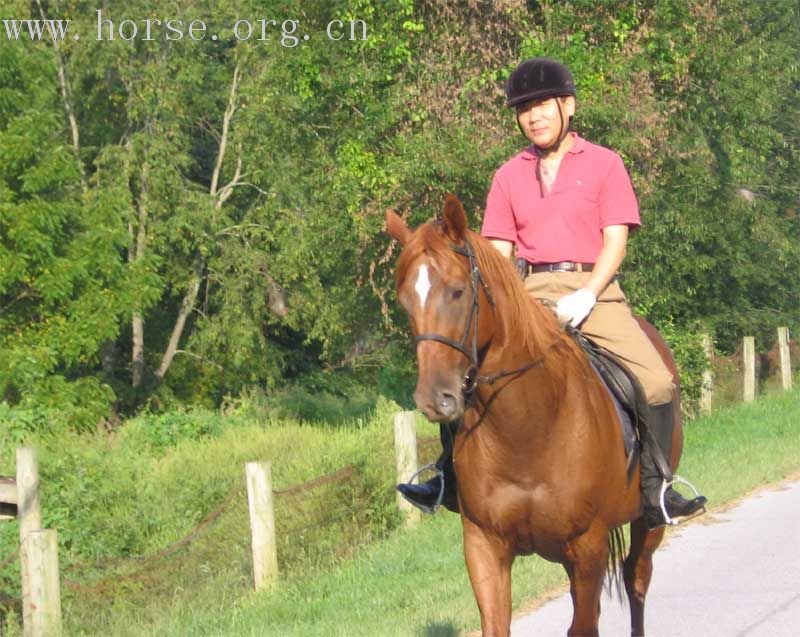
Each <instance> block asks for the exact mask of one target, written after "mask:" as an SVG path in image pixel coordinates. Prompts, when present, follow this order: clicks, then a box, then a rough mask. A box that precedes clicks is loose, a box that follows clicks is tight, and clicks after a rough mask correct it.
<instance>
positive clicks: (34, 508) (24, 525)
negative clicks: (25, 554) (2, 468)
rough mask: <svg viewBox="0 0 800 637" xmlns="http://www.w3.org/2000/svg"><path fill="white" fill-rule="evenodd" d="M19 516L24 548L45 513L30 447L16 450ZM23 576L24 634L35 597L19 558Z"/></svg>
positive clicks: (39, 525)
mask: <svg viewBox="0 0 800 637" xmlns="http://www.w3.org/2000/svg"><path fill="white" fill-rule="evenodd" d="M17 516H18V517H19V545H20V550H21V551H22V550H23V549H24V547H25V546H26V544H25V542H26V540H27V538H28V535H30V534H31V532H33V531H38V530H40V529H41V528H42V512H41V506H40V503H39V467H38V464H37V462H36V452H35V451H34V450H33V449H32V448H31V447H20V448H19V449H17ZM19 564H20V574H21V576H22V624H23V626H25V634H26V635H33V634H34V633H29V632H28V630H29V628H28V627H29V626H33V612H34V606H33V605H34V603H35V602H34V599H33V594H32V591H31V579H30V574H29V572H28V563H27V560H25V559H20V561H19Z"/></svg>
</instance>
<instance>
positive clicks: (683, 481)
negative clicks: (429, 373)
mask: <svg viewBox="0 0 800 637" xmlns="http://www.w3.org/2000/svg"><path fill="white" fill-rule="evenodd" d="M676 482H677V483H678V484H685V485H686V486H687V487H689V488H690V489H691V490H692V491H693V492H694V497H695V498H698V497H700V492H699V491H698V490H697V488H696V487H695V486H694V485H693V484H692V483H691V482H689V481H688V480H686V479H685V478H681V477H680V476H678V475H673V476H672V480H663V481H662V482H661V493H660V494H659V497H658V504H659V506H660V507H661V513H663V514H664V521H665V523H666V524H667V525H668V526H678V525H679V524H683V523H684V522H688V521H689V520H691V519H692V518H696V517H697V516H698V515H703V513H705V512H706V510H707V509H706V505H705V504H704V505H703V508H702V509H698V510H697V511H695V512H694V513H692V514H691V515H688V516H686V517H685V518H682V519H680V520H676V519H675V518H672V517H670V515H669V513H667V505H666V503H665V501H664V497H665V495H666V493H667V489H669V488H670V487H671V486H673V485H674V484H675V483H676ZM442 484H444V482H443V483H442Z"/></svg>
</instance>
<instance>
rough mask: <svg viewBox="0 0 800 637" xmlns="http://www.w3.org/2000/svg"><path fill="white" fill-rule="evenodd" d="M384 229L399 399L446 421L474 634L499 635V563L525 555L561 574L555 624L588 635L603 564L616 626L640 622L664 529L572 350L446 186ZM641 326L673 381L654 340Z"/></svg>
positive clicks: (503, 631) (503, 605)
mask: <svg viewBox="0 0 800 637" xmlns="http://www.w3.org/2000/svg"><path fill="white" fill-rule="evenodd" d="M386 227H387V231H388V233H389V235H390V236H391V237H393V238H394V239H396V240H397V241H399V242H400V244H401V245H402V252H401V253H400V256H399V257H398V261H397V266H396V286H397V298H398V301H399V302H400V304H401V305H402V307H403V308H404V309H405V311H406V312H407V314H408V316H409V322H410V327H411V331H412V332H413V335H414V336H415V339H416V344H417V345H416V357H417V366H418V378H417V384H416V388H415V390H414V401H415V403H416V404H417V407H418V408H419V409H420V410H421V411H422V412H423V413H424V414H425V416H426V417H427V418H428V419H429V420H431V421H434V422H439V423H452V422H456V421H458V422H459V423H460V424H459V426H458V429H457V432H456V434H455V440H454V451H453V460H454V467H455V473H456V476H457V485H458V509H459V513H460V516H461V521H462V525H463V545H464V557H465V561H466V565H467V570H468V573H469V579H470V582H471V584H472V588H473V592H474V594H475V598H476V601H477V604H478V609H479V612H480V619H481V629H482V634H483V635H484V636H485V637H499V636H501V635H504V636H505V635H508V634H509V631H510V625H511V566H512V564H513V562H514V559H515V558H516V556H519V555H530V554H533V553H536V554H538V555H539V556H541V557H543V558H544V559H546V560H549V561H553V562H557V563H560V564H562V565H563V567H564V569H565V570H566V572H567V575H568V576H569V582H570V594H571V596H572V603H573V617H572V624H571V625H570V627H569V630H568V632H567V635H568V636H569V637H579V636H581V637H582V636H586V637H589V636H592V637H597V635H598V622H599V618H600V595H601V592H602V588H603V582H604V579H605V577H606V576H607V575H608V576H609V578H610V579H611V580H614V579H615V580H616V582H617V584H618V589H617V590H618V592H619V595H620V597H621V595H622V593H621V590H620V588H621V587H619V579H620V576H621V578H622V579H623V581H624V587H625V591H626V593H627V596H628V600H629V602H630V604H629V606H630V616H631V635H633V636H640V635H644V606H645V597H646V595H647V589H648V586H649V584H650V578H651V575H652V570H653V566H652V556H653V553H654V551H655V550H656V549H657V548H658V546H659V544H660V543H661V540H662V538H663V536H664V528H663V527H662V528H658V529H655V530H650V531H648V530H647V528H646V526H645V524H644V520H643V519H642V511H643V504H642V498H641V495H640V475H639V471H638V470H635V467H634V470H633V471H631V470H630V467H628V464H627V461H626V454H625V451H624V447H623V441H622V436H621V434H620V429H619V426H618V416H617V414H616V411H615V407H614V405H613V402H612V400H611V398H610V396H609V394H608V392H607V390H606V389H605V387H604V386H603V385H602V383H601V381H600V379H599V377H598V375H597V374H596V373H595V372H594V370H593V369H592V367H591V366H590V363H589V361H588V358H587V356H586V355H585V353H584V352H583V351H582V350H581V349H580V348H579V347H578V346H577V345H576V343H575V342H574V339H572V338H571V337H570V336H569V335H568V334H566V333H565V331H564V329H563V328H562V326H561V325H559V323H558V321H557V319H556V317H555V315H554V313H553V312H552V311H551V310H550V309H548V308H547V307H545V306H544V305H543V304H542V303H540V302H538V301H536V300H535V299H532V298H531V297H530V296H529V295H528V294H527V293H526V291H525V289H524V287H523V285H522V282H521V280H520V279H519V276H518V275H517V273H516V271H515V269H514V267H513V265H512V263H511V262H510V260H508V259H506V258H504V257H503V256H502V255H501V254H500V253H499V251H497V250H496V249H495V248H494V246H492V245H491V244H490V243H489V242H488V241H487V240H485V239H484V238H482V237H481V236H480V235H479V234H477V233H475V232H473V231H471V230H469V229H468V227H467V218H466V214H465V212H464V208H463V206H462V204H461V202H460V201H459V200H458V198H457V197H455V196H454V195H449V196H447V198H446V200H445V202H444V208H443V214H442V219H441V220H439V221H435V222H429V223H426V224H423V225H421V226H420V227H418V228H417V229H416V230H413V231H412V230H411V229H409V227H408V226H407V224H406V223H405V221H404V220H403V219H402V218H401V217H400V216H399V215H397V214H396V213H395V212H393V211H391V210H390V211H388V212H387V213H386ZM642 321H643V320H642ZM642 325H643V328H644V329H645V331H646V333H647V334H648V336H650V338H651V340H652V341H653V342H654V345H655V346H656V348H657V349H658V351H659V353H660V355H661V357H662V359H663V360H664V362H665V363H666V364H667V367H668V369H670V371H671V372H672V374H673V377H674V381H675V385H676V387H679V384H678V383H679V380H678V373H677V369H676V367H675V363H674V361H673V359H672V356H671V354H670V352H669V350H668V348H667V346H666V344H665V343H664V341H663V339H661V338H660V336H659V335H658V333H657V332H656V331H655V329H654V328H652V326H650V325H649V324H646V323H642ZM679 401H680V398H679V391H678V390H676V392H675V397H674V402H675V405H674V406H675V410H674V413H675V414H676V420H677V422H676V426H675V429H674V433H673V444H672V453H671V458H670V459H669V461H670V465H671V467H672V469H673V470H674V469H676V468H677V464H678V460H679V458H680V454H681V451H682V447H683V432H682V428H681V425H680V416H679V414H680V413H681V412H680V402H679ZM626 523H630V546H629V549H628V553H627V556H625V557H624V560H623V553H624V546H623V542H622V534H621V531H622V526H623V525H624V524H626ZM620 571H621V573H620Z"/></svg>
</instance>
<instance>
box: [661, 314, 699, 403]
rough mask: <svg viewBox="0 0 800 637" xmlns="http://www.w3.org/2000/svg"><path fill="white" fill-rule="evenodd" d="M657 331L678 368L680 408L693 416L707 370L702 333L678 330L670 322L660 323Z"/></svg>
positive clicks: (694, 330)
mask: <svg viewBox="0 0 800 637" xmlns="http://www.w3.org/2000/svg"><path fill="white" fill-rule="evenodd" d="M658 330H659V332H660V333H661V335H662V336H663V337H664V340H665V341H666V342H667V344H668V345H669V347H670V350H672V355H673V356H674V358H675V364H676V365H677V367H678V372H679V375H680V380H681V406H682V408H683V410H684V412H686V413H687V414H695V413H696V412H697V407H698V402H699V400H700V396H701V394H702V390H703V374H704V373H705V372H706V371H707V370H708V369H709V361H708V357H707V354H706V351H705V345H704V343H703V338H704V336H703V331H702V330H701V329H698V328H695V329H693V330H687V329H686V328H679V327H677V326H676V325H675V324H674V323H673V322H671V321H670V322H667V323H663V322H662V323H660V324H659V325H658Z"/></svg>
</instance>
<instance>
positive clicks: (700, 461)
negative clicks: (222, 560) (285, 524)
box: [153, 391, 800, 637]
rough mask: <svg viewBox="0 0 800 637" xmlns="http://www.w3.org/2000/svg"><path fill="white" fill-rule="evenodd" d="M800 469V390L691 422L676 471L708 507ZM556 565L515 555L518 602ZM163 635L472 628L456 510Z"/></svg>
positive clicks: (185, 611)
mask: <svg viewBox="0 0 800 637" xmlns="http://www.w3.org/2000/svg"><path fill="white" fill-rule="evenodd" d="M798 468H800V392H798V391H795V392H793V393H791V394H788V395H782V396H772V397H769V398H766V399H762V400H759V401H758V402H755V403H752V404H748V405H739V406H737V407H732V408H728V409H725V410H722V411H719V412H717V413H715V414H713V415H712V416H708V417H703V418H699V419H697V420H695V421H693V422H692V423H690V424H689V426H688V427H687V431H686V445H685V453H684V459H683V463H682V466H681V473H683V474H684V475H685V476H686V477H688V478H690V479H691V480H693V481H695V482H696V483H697V484H698V485H700V486H701V487H702V491H703V492H704V493H705V494H706V495H707V496H708V497H709V500H710V503H711V507H712V508H713V507H715V506H720V505H722V504H723V503H725V502H727V501H729V500H731V499H733V498H736V497H738V496H741V495H743V494H745V493H747V492H748V491H749V490H751V489H753V488H755V487H757V486H759V485H762V484H765V483H770V482H774V481H777V480H780V479H781V478H783V477H785V476H786V475H788V474H790V473H792V472H794V471H795V470H797V469H798ZM564 581H565V580H564V577H563V574H562V571H561V567H559V566H556V565H554V564H550V563H547V562H545V561H544V560H542V559H541V558H537V557H528V558H522V559H519V560H517V563H516V564H515V567H514V608H515V609H517V608H519V607H520V606H521V605H522V604H523V603H525V601H526V600H527V601H529V600H531V599H532V598H535V597H536V596H539V595H541V594H543V593H544V592H546V591H548V590H550V589H552V588H553V587H556V586H558V585H559V584H561V583H563V582H564ZM164 619H165V621H164V623H163V624H162V625H160V626H158V627H157V628H156V629H154V630H153V634H159V635H254V636H255V635H276V636H278V635H280V636H281V637H284V636H285V637H289V636H293V635H297V636H299V635H303V636H304V637H313V636H317V635H318V636H320V637H323V636H325V637H330V636H334V635H342V636H344V635H348V636H355V635H382V636H387V637H391V636H398V637H400V636H424V637H430V636H439V637H447V636H453V635H458V634H460V633H461V632H463V631H465V630H471V629H475V628H476V627H477V625H478V613H477V609H476V606H475V603H474V600H473V597H472V591H471V588H470V585H469V581H468V579H467V575H466V569H465V567H464V562H463V557H462V547H461V528H460V522H459V519H458V517H457V516H455V515H452V514H442V515H438V516H436V517H435V518H432V519H430V518H429V519H426V520H425V522H424V523H423V524H421V525H420V526H419V527H418V528H416V529H412V530H402V531H397V532H395V533H394V534H393V535H392V536H391V537H390V538H389V539H388V540H386V541H384V542H381V543H377V544H375V545H372V546H368V547H365V548H363V549H362V550H361V552H360V554H359V555H358V557H357V558H356V559H353V560H351V561H348V562H346V563H344V564H342V565H341V566H339V567H338V568H336V569H334V570H332V571H329V572H325V573H316V574H314V575H313V576H310V577H303V576H299V577H293V578H289V579H286V580H284V581H282V582H281V583H280V586H279V588H278V590H276V591H275V592H273V593H264V594H250V595H248V596H246V597H243V598H241V599H239V600H237V601H235V602H233V603H232V604H231V606H230V608H228V609H227V610H226V611H225V612H224V613H220V612H208V611H207V610H203V609H200V608H198V607H197V606H192V605H186V606H182V607H180V608H177V609H175V612H174V613H173V614H172V615H171V616H170V617H165V618H164Z"/></svg>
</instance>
